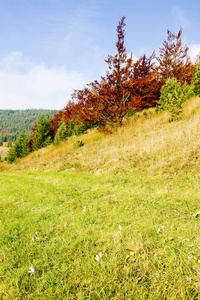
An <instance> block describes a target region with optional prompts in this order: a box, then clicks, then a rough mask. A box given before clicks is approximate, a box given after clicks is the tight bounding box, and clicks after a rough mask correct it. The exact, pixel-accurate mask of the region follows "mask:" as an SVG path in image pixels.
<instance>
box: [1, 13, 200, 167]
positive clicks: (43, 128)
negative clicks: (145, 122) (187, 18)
mask: <svg viewBox="0 0 200 300" xmlns="http://www.w3.org/2000/svg"><path fill="white" fill-rule="evenodd" d="M125 25H126V24H125V17H122V18H121V20H120V21H119V24H118V26H117V42H116V48H117V52H116V54H115V55H114V56H113V55H109V56H108V58H107V59H106V60H105V61H106V63H107V65H108V70H107V72H106V74H105V75H104V76H102V77H101V80H100V81H97V80H95V81H93V82H92V83H89V84H87V86H86V87H84V88H83V89H82V90H74V92H73V94H72V95H71V99H70V101H68V103H67V104H66V106H65V107H64V108H63V109H62V110H60V111H58V112H56V113H55V114H54V115H53V116H52V115H51V116H49V117H46V116H45V114H44V113H43V114H42V115H41V117H40V118H39V120H38V122H35V123H34V120H33V117H32V114H31V113H30V115H29V119H28V120H27V119H26V117H21V118H20V116H19V118H20V122H24V124H25V122H26V121H27V122H28V123H29V126H31V124H34V125H33V127H32V129H31V128H30V127H28V130H29V131H28V130H27V132H23V133H22V136H20V137H19V139H18V140H17V141H16V143H15V146H14V147H12V148H11V150H10V152H9V155H8V162H12V161H14V160H15V159H16V158H18V157H23V156H25V155H27V154H28V153H29V152H31V151H34V150H38V149H40V148H42V147H45V146H47V145H49V144H51V143H54V144H59V143H60V142H61V141H64V140H66V139H67V138H68V137H69V136H71V135H79V134H82V133H84V132H85V131H86V130H87V129H88V128H91V127H97V128H98V130H100V131H103V132H104V133H107V134H111V133H112V132H113V130H115V129H116V128H117V127H120V126H121V125H122V124H123V121H124V118H126V117H128V116H131V115H133V114H134V113H136V112H138V111H141V110H143V109H147V108H150V107H155V106H157V108H158V110H167V111H168V112H169V119H168V120H169V121H170V122H172V121H174V120H178V119H179V118H181V115H182V106H183V103H184V102H185V101H186V100H187V99H189V98H191V97H193V96H200V55H199V56H197V57H196V61H195V62H192V61H191V59H190V57H189V56H188V50H189V48H188V47H187V45H183V44H182V28H180V30H179V32H178V33H177V34H176V33H173V32H171V31H170V30H167V38H166V39H165V40H164V41H163V43H162V47H161V48H160V49H159V53H158V54H156V53H155V52H153V53H152V54H151V55H150V56H149V57H147V56H146V54H144V55H142V56H141V57H140V58H139V59H138V60H137V61H133V59H132V54H131V55H128V54H127V51H126V47H125ZM52 113H53V112H52ZM8 114H9V115H11V114H12V112H10V113H9V112H8ZM10 126H11V125H10ZM3 129H4V130H7V131H8V132H5V131H4V133H6V134H8V135H9V134H10V135H11V134H12V130H11V128H10V127H9V126H8V127H7V126H6V125H5V124H4V126H3V128H2V129H0V130H3ZM30 129H31V131H32V134H31V135H30V136H29V133H30ZM15 132H16V131H15ZM17 133H19V132H17ZM4 137H6V135H4ZM16 137H17V136H15V138H16ZM2 141H3V140H2ZM22 153H23V154H22Z"/></svg>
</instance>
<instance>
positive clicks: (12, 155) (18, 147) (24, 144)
mask: <svg viewBox="0 0 200 300" xmlns="http://www.w3.org/2000/svg"><path fill="white" fill-rule="evenodd" d="M29 151H30V150H29V146H28V137H27V134H26V132H25V130H23V132H22V134H21V136H20V137H19V138H18V139H17V140H16V142H15V144H14V145H12V147H11V148H10V150H9V152H8V155H7V161H8V162H13V161H15V160H16V159H17V158H22V157H25V156H27V155H28V153H29Z"/></svg>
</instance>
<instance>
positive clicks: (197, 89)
mask: <svg viewBox="0 0 200 300" xmlns="http://www.w3.org/2000/svg"><path fill="white" fill-rule="evenodd" d="M192 83H193V91H194V93H195V95H196V96H200V62H199V63H198V65H197V67H196V70H195V73H194V77H193V81H192Z"/></svg>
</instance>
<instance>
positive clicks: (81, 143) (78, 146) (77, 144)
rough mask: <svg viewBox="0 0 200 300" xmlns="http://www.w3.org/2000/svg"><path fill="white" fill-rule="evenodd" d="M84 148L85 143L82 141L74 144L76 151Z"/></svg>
mask: <svg viewBox="0 0 200 300" xmlns="http://www.w3.org/2000/svg"><path fill="white" fill-rule="evenodd" d="M82 146H84V143H83V142H82V141H76V142H75V143H74V144H73V148H74V149H77V148H80V147H82Z"/></svg>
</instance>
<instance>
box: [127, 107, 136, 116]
mask: <svg viewBox="0 0 200 300" xmlns="http://www.w3.org/2000/svg"><path fill="white" fill-rule="evenodd" d="M134 114H135V110H134V109H133V108H131V109H129V110H128V111H127V113H126V117H127V118H130V117H132V116H133V115H134Z"/></svg>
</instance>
